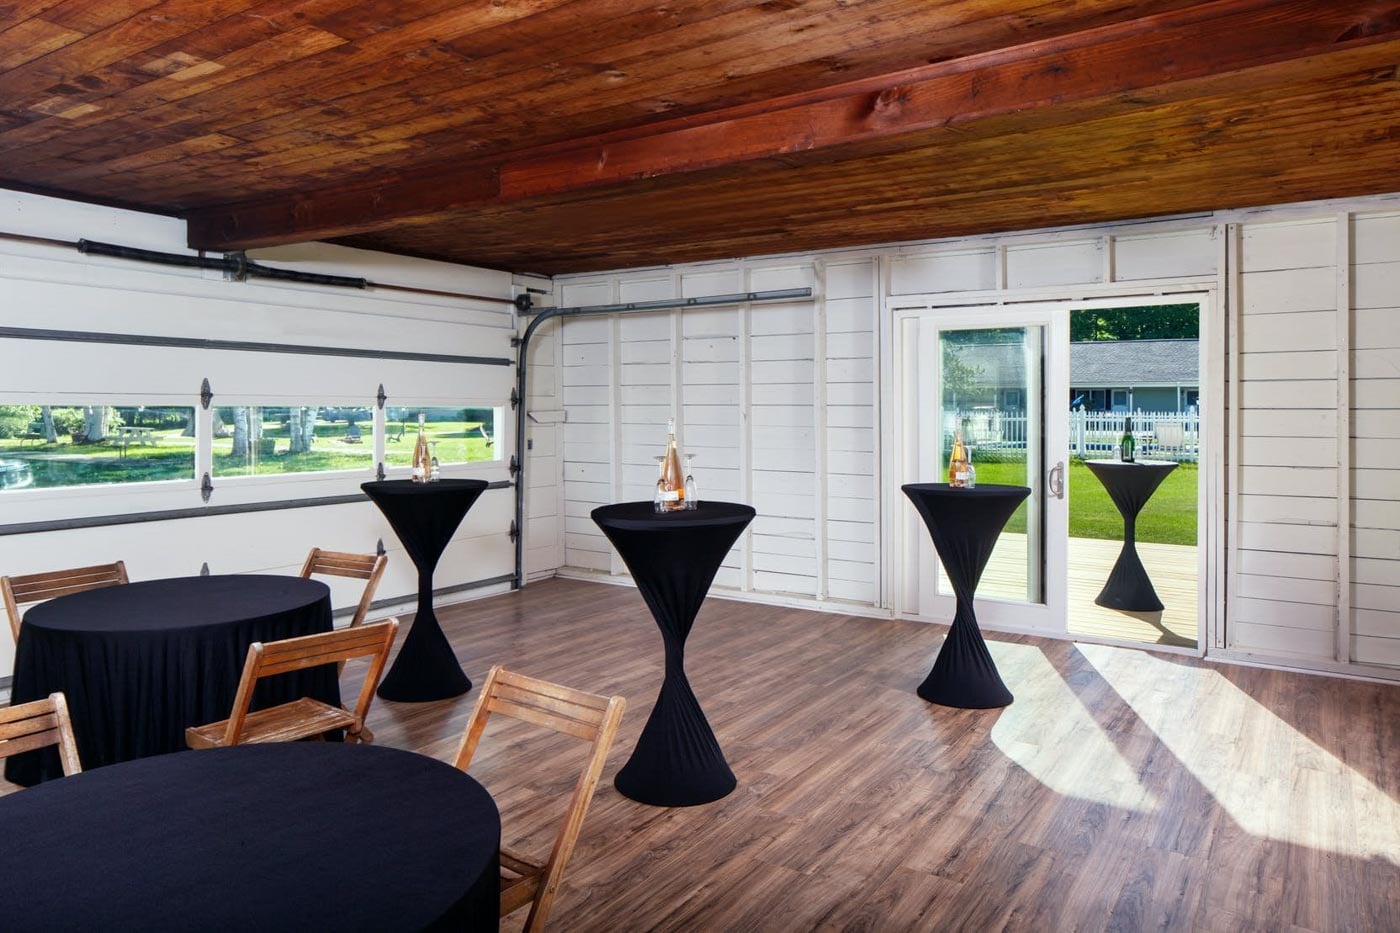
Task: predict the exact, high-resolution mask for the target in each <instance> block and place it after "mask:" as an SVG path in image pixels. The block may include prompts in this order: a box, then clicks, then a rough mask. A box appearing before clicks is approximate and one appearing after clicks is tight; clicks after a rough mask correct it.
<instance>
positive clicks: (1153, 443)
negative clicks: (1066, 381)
mask: <svg viewBox="0 0 1400 933" xmlns="http://www.w3.org/2000/svg"><path fill="white" fill-rule="evenodd" d="M1129 414H1131V415H1132V418H1133V437H1134V438H1136V439H1137V450H1138V455H1139V456H1141V457H1154V458H1156V459H1159V460H1176V461H1178V462H1180V463H1195V462H1196V458H1197V457H1198V456H1199V455H1200V450H1201V416H1200V414H1199V413H1197V412H1196V411H1134V412H1131V413H1130V412H1122V411H1084V410H1083V409H1075V410H1071V411H1070V413H1069V447H1070V452H1071V454H1072V455H1073V456H1076V457H1081V458H1092V457H1111V456H1112V455H1113V451H1114V449H1115V448H1117V446H1118V442H1119V440H1120V439H1121V438H1122V437H1123V427H1124V421H1125V419H1126V418H1127V417H1128V415H1129ZM943 428H944V431H945V432H946V433H947V435H948V436H950V437H951V436H952V434H953V432H954V431H955V430H957V429H958V428H961V429H962V432H963V437H964V439H965V440H967V442H968V443H970V444H973V445H975V446H976V447H977V448H978V449H979V452H980V454H981V455H982V456H983V457H984V458H986V457H994V456H995V455H996V453H997V452H998V451H1006V452H1008V453H1010V452H1013V451H1016V450H1025V449H1026V413H1025V412H1024V411H1021V410H1009V411H1002V410H1001V409H996V408H972V409H967V410H964V411H957V412H952V411H950V412H945V415H944V425H943Z"/></svg>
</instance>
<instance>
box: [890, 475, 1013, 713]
mask: <svg viewBox="0 0 1400 933" xmlns="http://www.w3.org/2000/svg"><path fill="white" fill-rule="evenodd" d="M901 488H902V489H903V490H904V494H905V495H906V496H908V497H909V500H910V501H911V502H913V503H914V508H916V509H918V511H919V515H920V516H921V517H922V518H923V520H924V525H925V526H927V527H928V530H929V535H930V536H931V537H932V538H933V546H934V548H935V549H936V550H937V551H938V557H939V559H940V560H941V561H942V562H943V569H944V570H946V571H947V573H948V580H949V582H951V583H952V585H953V593H954V595H955V596H956V597H957V609H956V611H955V612H954V614H953V624H952V626H951V627H950V628H949V629H948V636H947V637H946V638H945V639H944V640H943V647H942V648H940V649H939V651H938V657H937V659H936V660H935V661H934V662H933V669H932V670H930V671H929V674H928V677H926V678H924V682H923V683H921V684H920V685H919V687H918V690H916V691H915V692H916V693H918V695H919V696H920V697H922V698H923V699H925V700H927V701H928V702H930V703H937V704H938V705H940V706H952V707H956V708H958V709H994V708H996V707H1001V706H1009V705H1011V702H1012V700H1014V699H1015V698H1014V697H1013V696H1012V695H1011V691H1010V690H1008V689H1007V688H1006V684H1005V683H1003V682H1002V679H1001V674H1000V673H998V671H997V666H996V663H995V662H994V661H993V660H992V654H991V652H990V651H988V650H987V643H986V641H985V640H983V638H982V630H981V629H980V628H978V626H977V615H976V613H974V612H973V606H972V600H973V597H974V595H975V594H976V592H977V584H978V583H979V582H980V581H981V579H982V571H983V570H985V569H986V566H987V561H988V559H989V558H991V556H992V549H993V548H995V547H996V543H997V538H998V537H1000V536H1001V531H1002V529H1003V528H1005V527H1006V522H1007V521H1008V520H1009V519H1010V518H1011V514H1012V513H1013V512H1015V511H1016V509H1017V507H1018V506H1019V505H1020V504H1021V502H1022V501H1023V500H1024V499H1025V498H1026V497H1027V496H1029V495H1030V494H1031V491H1030V489H1028V488H1026V487H1025V486H978V487H976V488H975V489H954V488H953V487H951V486H948V485H946V484H944V483H910V484H908V485H906V486H903V487H901Z"/></svg>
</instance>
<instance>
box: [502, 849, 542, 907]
mask: <svg viewBox="0 0 1400 933" xmlns="http://www.w3.org/2000/svg"><path fill="white" fill-rule="evenodd" d="M544 869H545V865H544V863H543V862H536V861H534V860H533V859H528V858H526V857H525V856H523V855H521V854H520V853H518V852H514V851H512V850H510V849H507V848H505V847H504V846H502V847H501V916H502V917H504V916H506V915H507V914H510V913H512V912H514V911H516V910H519V909H520V908H521V907H524V906H525V905H526V904H528V903H530V902H531V901H533V900H534V899H535V892H536V891H538V890H539V887H540V883H541V882H542V881H543V880H544Z"/></svg>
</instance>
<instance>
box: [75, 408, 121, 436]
mask: <svg viewBox="0 0 1400 933" xmlns="http://www.w3.org/2000/svg"><path fill="white" fill-rule="evenodd" d="M117 423H120V420H119V419H118V418H117V417H116V412H114V411H113V410H112V407H111V406H110V405H87V406H85V407H84V408H83V433H84V434H86V435H87V439H88V442H89V443H93V442H96V441H103V440H106V439H107V430H108V429H109V428H111V427H112V426H113V425H114V424H117Z"/></svg>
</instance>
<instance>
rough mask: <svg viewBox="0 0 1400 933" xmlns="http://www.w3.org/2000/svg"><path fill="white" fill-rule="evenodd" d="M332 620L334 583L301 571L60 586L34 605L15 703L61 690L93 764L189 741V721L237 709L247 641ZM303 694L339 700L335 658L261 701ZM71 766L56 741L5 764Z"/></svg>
mask: <svg viewBox="0 0 1400 933" xmlns="http://www.w3.org/2000/svg"><path fill="white" fill-rule="evenodd" d="M330 630H331V599H330V590H329V589H328V588H327V587H326V585H325V584H324V583H321V582H319V581H316V580H303V579H301V578H300V577H283V576H271V575H262V574H230V575H218V576H207V577H176V578H171V579H166V580H146V581H142V582H139V583H129V584H126V585H124V586H112V587H104V588H102V589H97V590H88V591H86V592H82V593H74V594H72V595H69V596H60V597H59V598H57V599H53V600H50V601H48V602H46V603H40V604H39V605H37V606H34V607H33V608H31V609H30V610H29V611H28V612H26V613H25V614H24V623H23V624H22V625H21V626H20V630H19V645H18V646H17V647H16V650H15V673H14V683H13V685H12V691H11V693H12V696H11V702H13V703H27V702H29V701H31V700H40V699H43V698H44V697H46V696H48V695H49V694H50V693H53V692H55V691H59V690H61V691H63V694H64V696H65V697H66V698H67V700H68V710H69V712H70V714H71V715H72V717H73V732H74V734H75V736H76V738H77V742H78V753H79V757H81V759H82V764H83V768H84V769H92V768H96V767H99V766H102V765H110V764H114V763H116V762H119V761H130V760H132V759H134V758H144V757H147V756H149V755H160V754H164V753H165V752H173V751H179V750H181V749H183V748H184V747H185V729H186V727H188V726H200V725H204V724H205V723H210V722H217V721H218V720H220V719H226V718H227V717H228V714H229V711H230V710H231V709H232V708H233V698H234V694H235V693H236V692H237V690H238V680H239V678H240V677H241V676H242V674H243V665H244V662H245V661H246V660H247V657H248V646H249V645H251V644H252V643H253V642H255V641H261V642H269V641H278V640H280V639H283V638H295V637H297V636H299V635H314V634H315V633H317V632H328V631H330ZM301 697H311V698H313V699H316V700H320V701H322V702H324V703H329V704H331V705H334V706H338V705H340V681H339V678H338V677H337V672H336V667H335V665H334V664H331V665H326V666H324V667H317V668H311V669H308V670H304V671H297V672H295V673H291V674H287V675H284V676H281V677H277V678H270V679H268V680H265V681H262V682H261V683H259V684H258V686H257V689H256V691H255V692H254V694H253V709H262V708H264V707H267V706H274V705H276V704H279V703H288V702H291V701H292V700H296V699H299V698H301ZM62 775H63V770H62V768H60V766H59V762H58V753H57V751H56V750H55V749H52V748H47V749H42V750H40V751H36V752H28V753H25V754H23V755H16V756H15V757H13V758H11V759H9V760H8V761H7V762H6V764H5V777H6V778H7V779H9V780H11V781H13V782H15V783H16V784H24V785H31V784H35V783H38V782H39V781H46V780H49V779H51V778H56V777H62Z"/></svg>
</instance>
